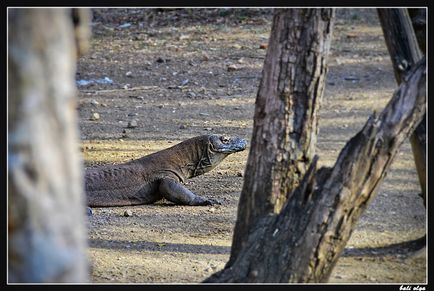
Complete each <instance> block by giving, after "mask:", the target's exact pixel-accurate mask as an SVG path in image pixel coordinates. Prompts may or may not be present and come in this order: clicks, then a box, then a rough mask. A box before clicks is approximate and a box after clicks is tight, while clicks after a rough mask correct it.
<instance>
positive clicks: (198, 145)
mask: <svg viewBox="0 0 434 291" xmlns="http://www.w3.org/2000/svg"><path fill="white" fill-rule="evenodd" d="M246 145H247V142H246V140H244V139H241V138H228V137H225V136H222V135H202V136H197V137H194V138H191V139H188V140H185V141H183V142H181V143H179V144H176V145H174V146H172V147H170V148H167V149H165V150H162V151H159V152H156V153H153V154H150V155H147V156H144V157H142V158H140V159H137V160H132V161H129V162H127V163H123V164H118V165H107V166H101V167H97V168H88V169H86V173H85V189H86V196H87V204H88V206H90V207H102V206H127V205H138V204H151V203H154V202H156V201H158V200H160V199H162V198H166V199H167V200H169V201H171V202H174V203H176V204H184V205H213V204H219V203H220V202H219V201H217V200H214V199H207V198H203V197H200V196H198V195H196V194H194V193H193V192H191V191H190V190H188V189H187V188H186V187H184V186H183V185H182V184H181V183H184V181H185V180H186V179H189V178H192V177H195V176H199V175H202V174H204V173H206V172H209V171H211V170H212V169H213V168H215V167H216V166H217V165H218V164H219V163H220V162H221V161H222V160H223V159H224V158H226V157H227V156H228V155H230V154H232V153H235V152H239V151H243V150H244V149H245V148H246ZM89 210H90V209H88V211H89Z"/></svg>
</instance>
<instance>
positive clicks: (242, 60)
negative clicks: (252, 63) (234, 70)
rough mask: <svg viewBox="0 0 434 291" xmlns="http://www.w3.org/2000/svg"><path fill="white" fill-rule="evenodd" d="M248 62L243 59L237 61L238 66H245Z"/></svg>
mask: <svg viewBox="0 0 434 291" xmlns="http://www.w3.org/2000/svg"><path fill="white" fill-rule="evenodd" d="M245 62H246V61H245V60H244V58H241V59H239V60H238V61H237V63H238V64H244V63H245Z"/></svg>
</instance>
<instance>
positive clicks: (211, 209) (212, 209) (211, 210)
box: [208, 207, 216, 213]
mask: <svg viewBox="0 0 434 291" xmlns="http://www.w3.org/2000/svg"><path fill="white" fill-rule="evenodd" d="M208 211H209V212H211V213H214V212H215V211H216V209H215V207H211V208H210V209H208Z"/></svg>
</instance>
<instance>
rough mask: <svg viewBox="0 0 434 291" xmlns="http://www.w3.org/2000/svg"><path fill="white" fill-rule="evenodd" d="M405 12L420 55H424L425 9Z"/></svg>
mask: <svg viewBox="0 0 434 291" xmlns="http://www.w3.org/2000/svg"><path fill="white" fill-rule="evenodd" d="M407 10H408V14H409V15H410V18H411V23H412V25H413V30H414V33H415V34H416V39H417V43H418V44H419V48H420V50H421V51H422V54H423V55H426V8H409V9H407Z"/></svg>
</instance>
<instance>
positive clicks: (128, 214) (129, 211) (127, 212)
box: [124, 209, 133, 217]
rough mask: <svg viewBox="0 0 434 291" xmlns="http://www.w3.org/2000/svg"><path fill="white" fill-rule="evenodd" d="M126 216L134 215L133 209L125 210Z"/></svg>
mask: <svg viewBox="0 0 434 291" xmlns="http://www.w3.org/2000/svg"><path fill="white" fill-rule="evenodd" d="M124 216H125V217H130V216H133V212H132V211H131V210H129V209H128V210H125V212H124Z"/></svg>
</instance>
